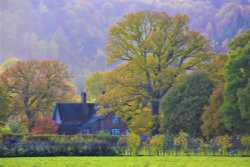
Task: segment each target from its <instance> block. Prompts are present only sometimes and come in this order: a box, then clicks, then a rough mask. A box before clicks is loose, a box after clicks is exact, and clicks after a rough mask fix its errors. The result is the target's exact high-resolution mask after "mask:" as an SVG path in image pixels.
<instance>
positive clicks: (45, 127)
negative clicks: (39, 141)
mask: <svg viewBox="0 0 250 167" xmlns="http://www.w3.org/2000/svg"><path fill="white" fill-rule="evenodd" d="M57 129H58V125H56V122H55V121H53V120H51V119H50V118H47V117H41V118H37V119H36V120H35V126H34V127H33V129H32V134H57Z"/></svg>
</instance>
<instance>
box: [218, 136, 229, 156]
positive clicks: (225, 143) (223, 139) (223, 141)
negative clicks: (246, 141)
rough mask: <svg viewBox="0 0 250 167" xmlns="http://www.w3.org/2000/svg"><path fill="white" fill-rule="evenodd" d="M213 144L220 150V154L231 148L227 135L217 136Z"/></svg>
mask: <svg viewBox="0 0 250 167" xmlns="http://www.w3.org/2000/svg"><path fill="white" fill-rule="evenodd" d="M215 142H216V145H217V146H218V147H220V148H221V149H222V153H224V152H226V151H228V148H229V147H231V143H230V137H229V136H228V135H224V136H217V137H216V138H215Z"/></svg>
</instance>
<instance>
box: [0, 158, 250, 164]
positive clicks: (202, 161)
mask: <svg viewBox="0 0 250 167" xmlns="http://www.w3.org/2000/svg"><path fill="white" fill-rule="evenodd" d="M5 166H6V167H12V166H13V167H16V166H17V167H18V166H20V167H38V166H39V167H40V166H44V167H56V166H58V167H165V166H166V167H171V166H173V167H249V166H250V158H244V157H186V156H180V157H178V156H166V157H161V156H159V157H157V156H155V157H154V156H151V157H150V156H141V157H38V158H31V157H28V158H0V167H5Z"/></svg>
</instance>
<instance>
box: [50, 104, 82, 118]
mask: <svg viewBox="0 0 250 167" xmlns="http://www.w3.org/2000/svg"><path fill="white" fill-rule="evenodd" d="M56 109H58V111H59V114H60V118H61V120H62V121H63V122H65V121H83V120H84V118H85V114H84V106H83V105H82V103H56V106H55V111H56ZM53 118H54V116H53Z"/></svg>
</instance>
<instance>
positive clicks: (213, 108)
mask: <svg viewBox="0 0 250 167" xmlns="http://www.w3.org/2000/svg"><path fill="white" fill-rule="evenodd" d="M223 91H224V83H221V84H219V85H218V86H217V87H216V88H215V89H214V90H213V93H212V95H211V96H210V98H209V104H208V105H207V106H205V108H204V112H203V114H202V116H201V119H202V122H203V124H202V126H201V130H202V134H203V136H205V137H206V138H211V137H215V136H218V135H223V134H225V131H226V129H225V125H224V123H223V118H222V115H221V113H220V112H219V111H220V110H219V109H220V107H221V105H222V104H223Z"/></svg>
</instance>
